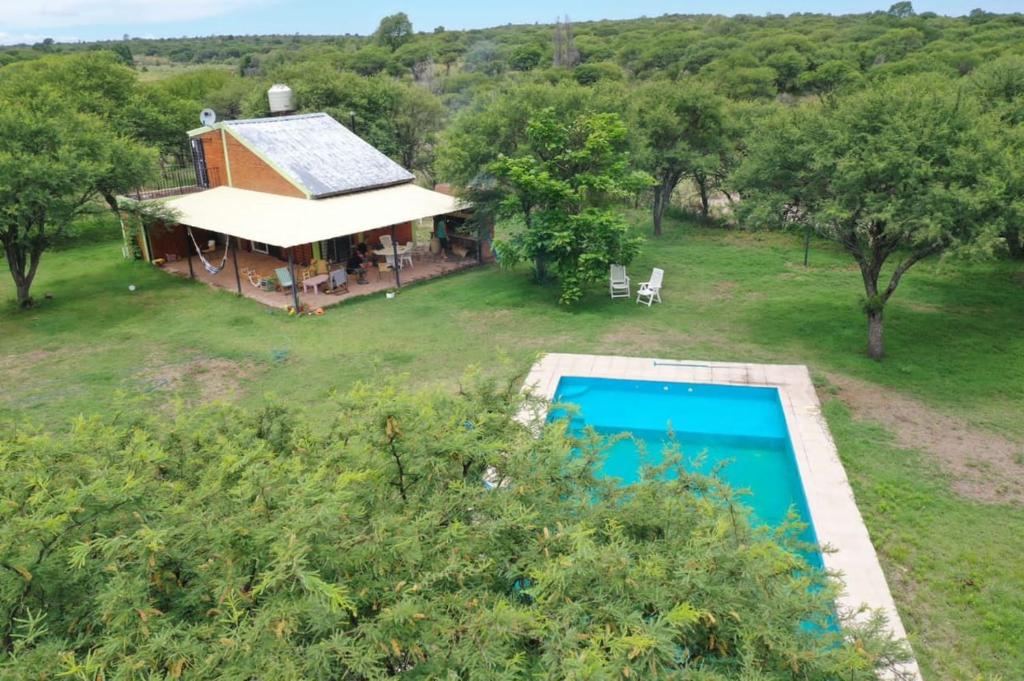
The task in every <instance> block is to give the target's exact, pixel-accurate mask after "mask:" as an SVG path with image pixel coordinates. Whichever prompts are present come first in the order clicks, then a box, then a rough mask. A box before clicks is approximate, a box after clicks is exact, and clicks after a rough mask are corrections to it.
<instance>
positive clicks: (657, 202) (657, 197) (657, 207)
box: [652, 186, 665, 236]
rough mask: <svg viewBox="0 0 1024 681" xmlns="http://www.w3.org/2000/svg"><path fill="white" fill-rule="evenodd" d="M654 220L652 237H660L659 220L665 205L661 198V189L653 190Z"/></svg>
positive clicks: (663, 212)
mask: <svg viewBox="0 0 1024 681" xmlns="http://www.w3.org/2000/svg"><path fill="white" fill-rule="evenodd" d="M652 213H653V215H652V217H653V218H654V236H661V218H662V216H663V215H664V214H665V203H664V201H663V200H662V198H661V187H660V186H659V187H658V188H656V189H655V190H654V207H653V209H652Z"/></svg>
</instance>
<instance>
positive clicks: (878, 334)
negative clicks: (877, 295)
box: [868, 310, 885, 360]
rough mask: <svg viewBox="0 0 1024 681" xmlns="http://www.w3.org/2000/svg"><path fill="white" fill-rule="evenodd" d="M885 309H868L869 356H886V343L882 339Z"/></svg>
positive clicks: (874, 357) (875, 357)
mask: <svg viewBox="0 0 1024 681" xmlns="http://www.w3.org/2000/svg"><path fill="white" fill-rule="evenodd" d="M883 314H884V311H883V310H869V311H868V357H870V358H871V359H874V360H880V359H882V358H883V357H885V345H884V343H883V341H882V330H883V328H882V315H883Z"/></svg>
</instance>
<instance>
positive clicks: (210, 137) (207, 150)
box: [199, 130, 228, 188]
mask: <svg viewBox="0 0 1024 681" xmlns="http://www.w3.org/2000/svg"><path fill="white" fill-rule="evenodd" d="M199 139H200V140H202V142H203V156H204V157H205V158H206V171H207V176H208V177H209V179H210V188H213V187H220V186H221V185H224V186H227V184H228V171H227V166H226V165H225V164H224V145H223V144H221V141H220V131H219V130H213V131H211V132H204V133H203V134H202V135H200V136H199Z"/></svg>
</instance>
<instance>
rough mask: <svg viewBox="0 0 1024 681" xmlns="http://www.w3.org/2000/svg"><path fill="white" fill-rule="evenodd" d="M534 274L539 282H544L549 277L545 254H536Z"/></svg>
mask: <svg viewBox="0 0 1024 681" xmlns="http://www.w3.org/2000/svg"><path fill="white" fill-rule="evenodd" d="M533 271H534V272H533V275H534V277H536V279H537V282H538V283H541V284H543V283H544V282H545V281H547V279H548V263H547V260H546V259H545V258H544V256H543V255H537V256H534V259H533Z"/></svg>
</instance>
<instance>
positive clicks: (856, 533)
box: [524, 353, 921, 681]
mask: <svg viewBox="0 0 1024 681" xmlns="http://www.w3.org/2000/svg"><path fill="white" fill-rule="evenodd" d="M563 376H576V377H580V378H618V379H630V380H640V381H664V382H666V383H705V384H712V385H737V386H744V385H746V386H760V387H771V388H776V389H777V390H778V391H779V399H780V401H781V402H782V410H783V413H784V414H785V417H786V426H787V427H788V429H789V437H790V440H791V441H792V444H793V452H794V455H795V457H796V462H797V468H798V469H799V472H800V480H801V483H802V485H803V488H804V494H805V495H806V497H807V506H808V509H809V510H810V513H811V521H812V522H813V523H814V530H815V532H816V533H817V536H818V541H819V542H820V543H821V544H822V545H823V546H827V547H829V548H831V549H832V551H830V552H826V553H823V554H822V559H823V561H824V563H825V568H826V569H828V570H829V571H831V572H834V573H837V574H839V575H840V576H841V577H842V580H843V584H844V589H843V592H842V593H841V594H840V596H839V599H838V601H837V603H836V606H837V608H838V609H839V610H840V611H842V612H850V613H858V612H859V613H861V614H860V617H864V616H865V613H863V608H864V607H867V608H870V609H872V610H880V611H882V612H884V613H885V615H886V617H887V618H888V621H889V629H890V631H891V632H892V634H893V636H894V637H895V638H897V639H900V640H903V641H906V639H907V634H906V630H905V629H904V628H903V622H902V620H901V619H900V615H899V612H898V611H897V610H896V604H895V602H894V601H893V598H892V594H891V593H890V591H889V585H888V583H887V582H886V580H885V574H884V573H883V572H882V566H881V564H880V563H879V562H878V555H877V554H876V553H875V547H874V546H873V545H872V544H871V537H870V536H869V535H868V530H867V527H866V526H865V525H864V520H863V518H862V517H861V515H860V511H859V510H858V509H857V503H856V500H855V499H854V496H853V490H852V489H851V488H850V483H849V480H848V479H847V477H846V470H845V469H844V468H843V464H842V462H841V461H840V460H839V454H838V451H837V450H836V445H835V442H833V440H832V435H831V433H830V432H829V430H828V424H827V423H826V422H825V418H824V417H823V416H822V414H821V404H820V403H819V402H818V395H817V393H816V392H815V391H814V384H813V383H812V382H811V375H810V373H809V372H808V371H807V367H806V366H803V365H784V364H740V363H728V362H701V361H692V360H669V359H654V358H641V357H618V356H611V355H571V354H562V353H551V354H547V355H544V356H543V357H542V358H541V359H540V360H539V361H538V362H537V363H536V364H534V365H533V368H532V369H531V370H530V373H529V374H528V375H527V377H526V381H525V383H524V389H526V390H529V391H531V392H532V393H533V394H534V395H536V396H538V397H543V398H544V399H545V400H546V401H548V402H550V401H551V400H552V399H553V398H554V395H555V390H556V389H557V388H558V382H559V381H560V380H561V379H562V377H563ZM908 645H909V644H908ZM891 677H892V678H898V679H907V680H908V681H909V680H911V679H916V680H920V679H921V672H920V670H919V669H918V666H917V663H916V662H914V661H911V662H910V663H907V664H905V665H903V666H901V667H900V669H899V670H895V673H894V674H892V675H891Z"/></svg>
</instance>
